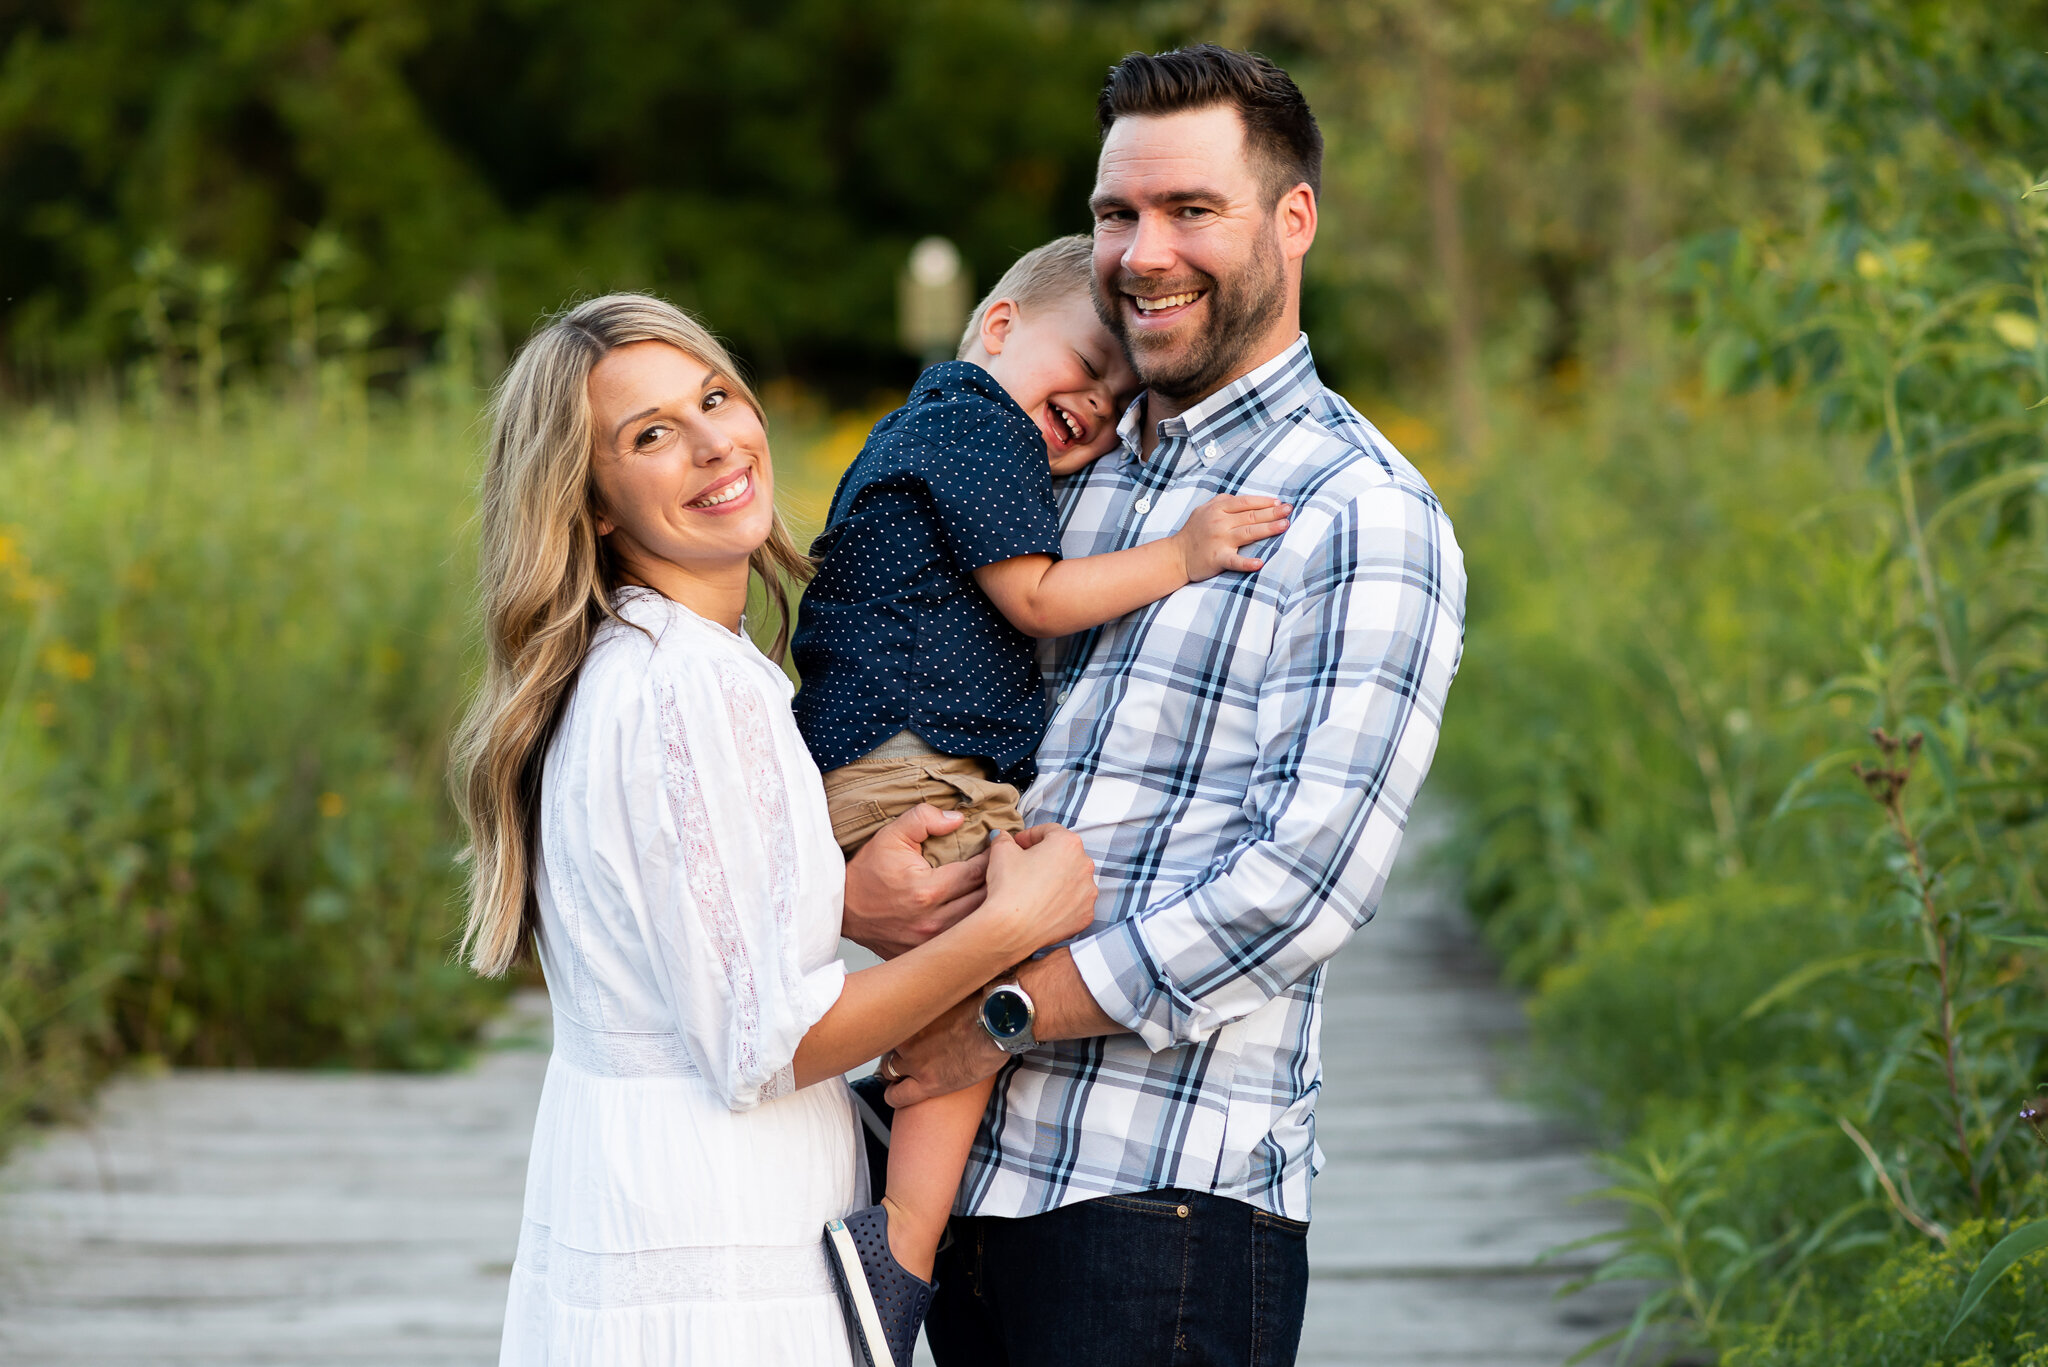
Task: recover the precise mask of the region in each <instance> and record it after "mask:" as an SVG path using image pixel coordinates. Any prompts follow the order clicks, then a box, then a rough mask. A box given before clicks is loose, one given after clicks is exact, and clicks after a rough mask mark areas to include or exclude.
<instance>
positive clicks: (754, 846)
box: [618, 647, 846, 1110]
mask: <svg viewBox="0 0 2048 1367" xmlns="http://www.w3.org/2000/svg"><path fill="white" fill-rule="evenodd" d="M670 649H671V650H673V647H671V648H670ZM675 653H676V655H678V656H680V657H681V658H672V657H670V651H669V650H664V651H662V652H660V653H659V654H658V655H657V658H656V660H655V662H654V664H653V668H652V669H651V670H650V671H649V674H648V677H647V681H646V685H645V688H644V690H642V692H641V694H640V696H639V697H638V698H637V699H636V700H634V701H633V702H632V703H629V704H628V705H627V706H624V707H622V708H621V709H620V714H621V715H620V729H619V733H618V744H619V753H618V761H619V767H620V769H621V771H622V772H623V773H624V775H625V776H626V786H627V789H628V791H627V801H626V812H627V820H628V822H629V824H630V825H631V827H632V842H631V844H632V849H633V851H634V857H635V858H636V860H637V862H638V864H639V868H638V870H637V874H638V877H637V879H636V880H634V881H635V882H637V884H638V886H639V888H640V889H641V892H642V896H643V898H644V903H645V905H644V906H643V907H642V908H641V910H640V916H641V920H642V925H643V930H642V933H643V935H644V936H645V938H646V941H647V946H648V951H649V953H650V954H651V956H652V958H653V962H654V971H655V977H656V979H657V981H658V986H659V987H660V989H661V991H662V993H663V995H664V996H665V997H666V998H667V1000H668V1003H669V1006H670V1007H671V1008H672V1009H673V1011H674V1013H675V1017H676V1020H677V1021H678V1022H679V1025H680V1029H681V1033H682V1036H683V1042H684V1045H685V1047H686V1048H687V1049H688V1050H689V1053H690V1056H691V1059H692V1061H694V1062H695V1063H696V1065H697V1067H698V1068H699V1070H700V1071H702V1073H703V1074H704V1076H705V1078H706V1079H708V1080H709V1081H710V1082H711V1084H712V1085H713V1086H714V1087H715V1088H716V1089H717V1091H718V1094H719V1095H720V1096H721V1097H723V1098H724V1100H725V1102H726V1104H727V1105H728V1106H730V1107H732V1108H733V1109H734V1110H749V1109H751V1108H753V1107H754V1106H756V1105H759V1104H760V1103H761V1102H763V1101H769V1100H773V1099H774V1098H776V1097H779V1096H784V1095H787V1094H788V1093H790V1092H792V1091H794V1090H795V1075H794V1069H793V1062H794V1059H795V1057H796V1049H797V1045H798V1043H800V1042H801V1041H802V1039H803V1037H804V1034H805V1032H806V1031H808V1030H809V1029H810V1028H811V1026H813V1025H815V1024H816V1023H817V1022H818V1020H819V1018H820V1017H822V1016H823V1015H824V1014H825V1012H826V1011H828V1010H830V1009H831V1007H832V1004H833V1003H834V1002H835V1001H837V1000H838V999H839V993H840V989H841V987H842V986H843V985H844V983H845V979H846V970H845V966H844V965H843V964H842V963H840V962H838V961H836V960H835V961H833V962H831V963H828V964H826V965H824V966H822V967H820V968H816V969H813V970H811V971H810V972H808V973H807V972H805V971H804V968H803V966H802V964H801V962H800V953H801V947H800V938H799V935H798V929H797V907H796V905H795V901H796V898H797V896H798V895H799V888H800V887H801V886H802V882H801V879H800V878H799V875H798V868H797V846H796V834H795V829H794V825H793V822H792V817H791V800H792V799H791V791H790V782H789V775H788V774H787V773H786V771H785V769H784V767H783V766H784V761H782V760H781V759H779V758H778V752H777V748H776V745H775V742H774V732H773V729H772V728H771V726H770V725H769V709H770V708H771V707H772V706H777V705H785V704H783V703H782V701H781V700H779V699H774V698H771V697H769V696H768V695H767V693H766V690H765V689H764V688H763V686H762V684H761V682H760V680H759V679H756V678H752V677H750V674H751V672H752V671H748V670H746V669H744V668H742V667H741V666H739V665H738V664H736V663H734V662H732V661H728V660H725V659H723V658H721V657H720V656H719V655H718V654H717V653H716V652H703V653H697V652H694V651H691V652H688V653H685V652H682V651H677V652H675Z"/></svg>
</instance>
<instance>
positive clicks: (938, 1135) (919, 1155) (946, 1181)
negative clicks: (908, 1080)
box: [882, 1078, 995, 1281]
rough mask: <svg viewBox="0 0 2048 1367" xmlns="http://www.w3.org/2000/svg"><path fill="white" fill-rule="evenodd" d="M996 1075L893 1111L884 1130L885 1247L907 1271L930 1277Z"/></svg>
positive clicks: (925, 1278) (926, 1279)
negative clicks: (886, 1166) (886, 1147)
mask: <svg viewBox="0 0 2048 1367" xmlns="http://www.w3.org/2000/svg"><path fill="white" fill-rule="evenodd" d="M994 1086H995V1079H994V1078H990V1079H988V1080H987V1081H985V1082H978V1083H976V1084H975V1085H974V1086H972V1087H967V1088H963V1089H962V1090H960V1091H957V1092H949V1093H948V1094H947V1095H945V1096H935V1097H933V1098H932V1099H931V1100H929V1101H920V1102H919V1103H918V1104H917V1105H915V1106H906V1107H904V1108H902V1109H901V1110H899V1111H897V1112H896V1119H895V1121H894V1123H893V1124H892V1125H891V1126H890V1128H889V1181H888V1185H887V1186H886V1187H885V1188H884V1193H885V1194H884V1195H883V1197H882V1204H883V1205H884V1206H886V1207H888V1210H889V1251H890V1252H891V1253H893V1254H895V1255H896V1261H897V1262H899V1263H902V1264H903V1267H904V1269H905V1270H906V1271H908V1272H909V1273H911V1274H912V1275H913V1276H916V1277H920V1278H922V1279H924V1280H925V1281H930V1280H931V1279H932V1259H933V1257H934V1256H935V1255H936V1254H937V1253H938V1251H939V1241H940V1240H941V1239H943V1238H944V1237H945V1235H946V1220H947V1218H948V1217H949V1216H951V1215H952V1213H953V1197H954V1195H955V1194H956V1193H958V1191H959V1190H960V1176H961V1174H962V1173H964V1172H966V1171H967V1152H968V1150H969V1149H971V1148H973V1147H974V1135H975V1131H976V1130H978V1129H980V1128H981V1113H982V1111H984V1110H985V1109H987V1107H988V1094H989V1092H990V1090H991V1089H992V1088H993V1087H994Z"/></svg>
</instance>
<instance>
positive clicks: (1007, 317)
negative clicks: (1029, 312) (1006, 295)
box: [981, 299, 1023, 356]
mask: <svg viewBox="0 0 2048 1367" xmlns="http://www.w3.org/2000/svg"><path fill="white" fill-rule="evenodd" d="M1021 317H1023V314H1022V312H1020V311H1019V309H1018V308H1017V301H1016V300H1015V299H998V300H996V301H995V302H994V303H992V304H990V305H989V306H988V308H987V309H986V310H985V311H983V313H982V315H981V349H982V350H983V351H986V352H987V353H988V354H989V355H991V356H1000V355H1002V354H1003V347H1004V346H1005V345H1007V344H1008V342H1009V340H1010V333H1011V332H1012V331H1013V330H1014V329H1015V328H1016V326H1017V320H1018V319H1019V318H1021Z"/></svg>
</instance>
